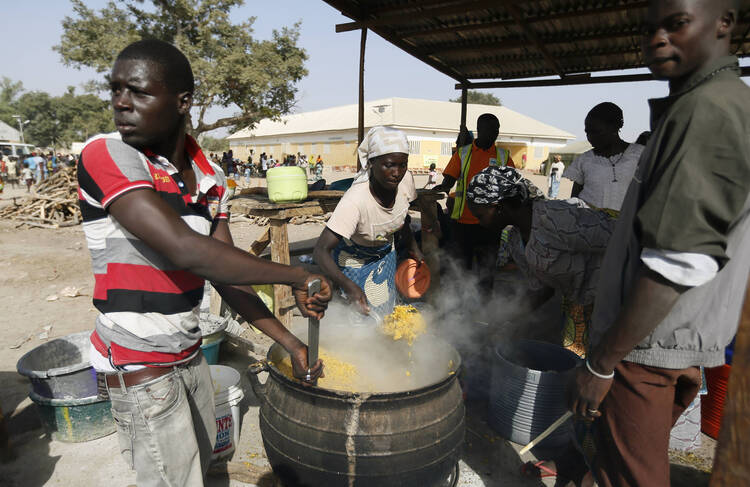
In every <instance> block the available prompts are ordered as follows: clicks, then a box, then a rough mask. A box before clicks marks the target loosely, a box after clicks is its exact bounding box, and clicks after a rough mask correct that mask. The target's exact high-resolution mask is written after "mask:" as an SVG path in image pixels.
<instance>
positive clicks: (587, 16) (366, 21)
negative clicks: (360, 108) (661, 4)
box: [324, 0, 750, 84]
mask: <svg viewBox="0 0 750 487" xmlns="http://www.w3.org/2000/svg"><path fill="white" fill-rule="evenodd" d="M324 1H325V2H326V3H328V4H330V5H331V6H333V7H334V8H336V9H337V10H339V11H341V12H342V13H343V14H344V15H346V16H347V17H349V18H351V19H353V20H355V21H356V23H349V24H348V25H346V24H344V25H341V26H337V30H340V31H344V30H354V29H359V28H361V26H366V27H368V28H369V29H371V30H373V31H375V32H376V33H378V34H379V35H380V36H382V37H383V38H385V39H386V40H388V41H390V42H391V43H393V44H394V45H396V46H397V47H399V48H401V49H403V50H404V51H406V52H408V53H410V54H412V55H413V56H415V57H417V58H418V59H420V60H422V61H424V62H425V63H427V64H429V65H431V66H433V67H434V68H435V69H437V70H439V71H441V72H443V73H445V74H447V75H448V76H450V77H452V78H454V79H456V80H457V81H460V82H462V83H464V84H467V82H468V81H469V80H490V79H491V80H501V79H503V80H512V79H519V78H532V77H541V76H555V75H557V76H565V77H568V76H569V75H573V74H580V73H592V72H597V71H610V70H620V69H627V68H638V67H643V59H642V57H641V52H640V39H641V35H640V31H641V25H642V24H643V22H644V18H645V13H646V7H647V5H648V2H647V1H643V0H525V1H523V2H520V1H513V0H492V1H489V0H324ZM749 34H750V0H743V1H742V9H741V12H740V15H739V22H738V26H737V29H735V33H734V39H733V43H732V49H733V51H736V52H737V54H738V55H739V56H747V55H750V39H749V38H748V35H749Z"/></svg>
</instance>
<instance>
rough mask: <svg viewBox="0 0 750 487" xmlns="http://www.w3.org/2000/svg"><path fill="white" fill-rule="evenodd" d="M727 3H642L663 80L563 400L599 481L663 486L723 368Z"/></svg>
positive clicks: (743, 232)
mask: <svg viewBox="0 0 750 487" xmlns="http://www.w3.org/2000/svg"><path fill="white" fill-rule="evenodd" d="M737 15H738V5H737V2H736V1H733V0H661V1H659V0H652V1H651V2H650V6H649V9H648V15H647V20H646V25H645V27H646V28H645V29H644V37H643V52H644V59H645V60H646V64H647V65H648V67H649V68H650V69H651V71H652V72H653V73H654V75H655V76H656V77H657V78H659V79H665V80H668V81H669V88H670V95H669V96H668V97H666V98H662V99H656V100H651V101H650V105H651V114H652V117H651V123H652V130H653V135H652V137H651V139H650V141H649V143H648V145H647V146H646V149H645V150H644V153H643V155H642V157H641V160H640V163H639V166H638V169H637V171H636V174H635V176H634V179H633V182H632V184H631V186H630V188H629V190H628V194H627V196H626V197H625V201H624V203H623V207H622V211H621V213H620V218H619V220H618V224H617V227H616V229H615V233H614V234H613V236H612V239H611V240H610V245H609V247H608V248H607V251H606V254H605V257H604V261H603V264H602V269H601V273H600V276H601V278H600V285H599V289H598V292H597V297H596V303H595V310H594V316H593V320H592V326H591V330H590V341H591V344H592V346H591V348H590V350H589V355H588V360H587V361H586V364H585V365H586V366H585V367H582V368H581V369H580V370H579V371H578V372H577V374H576V379H575V384H574V385H573V386H572V388H571V407H572V409H573V411H574V412H576V413H577V415H578V416H579V417H580V418H583V419H586V420H590V421H594V425H593V432H594V440H595V444H596V455H595V457H594V459H593V462H592V465H591V467H592V470H593V473H594V476H595V477H596V481H597V483H598V485H600V486H615V485H616V486H631V485H632V486H636V485H638V486H648V485H653V486H663V485H669V458H668V452H667V450H668V444H669V434H670V430H671V427H672V425H673V424H674V422H675V421H676V420H677V418H678V417H679V416H680V414H681V413H682V412H683V411H684V410H685V408H687V406H688V405H689V404H690V403H691V402H692V400H693V399H694V398H695V396H696V393H697V391H698V387H699V383H700V372H699V366H705V367H714V366H718V365H722V364H723V363H724V348H725V347H726V346H727V345H728V344H729V342H730V341H731V339H732V337H733V336H734V334H735V333H736V330H737V324H738V321H739V316H740V312H741V308H742V303H743V298H744V294H745V288H746V284H747V278H748V272H750V203H749V200H748V194H749V193H750V88H748V86H747V85H745V84H744V83H743V82H742V81H741V80H740V79H739V65H738V62H737V58H735V57H734V56H729V46H730V39H731V34H732V31H733V29H734V27H735V25H736V21H737Z"/></svg>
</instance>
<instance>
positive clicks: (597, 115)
mask: <svg viewBox="0 0 750 487" xmlns="http://www.w3.org/2000/svg"><path fill="white" fill-rule="evenodd" d="M586 118H591V119H594V120H599V121H602V122H608V123H610V124H612V125H614V126H615V127H617V128H620V129H621V128H622V127H623V125H624V124H625V119H624V118H623V114H622V108H620V107H618V106H617V105H615V104H614V103H612V102H609V101H605V102H604V103H600V104H598V105H597V106H595V107H594V108H592V109H591V110H590V111H589V113H588V115H586Z"/></svg>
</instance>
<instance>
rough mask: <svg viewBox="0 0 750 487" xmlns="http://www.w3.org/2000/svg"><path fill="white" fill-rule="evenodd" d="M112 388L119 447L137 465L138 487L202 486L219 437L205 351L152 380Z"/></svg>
mask: <svg viewBox="0 0 750 487" xmlns="http://www.w3.org/2000/svg"><path fill="white" fill-rule="evenodd" d="M108 390H109V397H110V400H111V401H112V416H113V417H114V419H115V423H116V424H117V435H118V437H119V440H120V451H121V453H122V456H123V457H124V458H125V461H126V462H127V463H128V465H129V466H130V468H131V469H135V471H136V478H137V484H138V487H147V486H160V487H161V486H169V487H182V486H202V485H203V476H204V473H205V472H206V470H207V469H208V464H209V462H210V460H211V452H212V451H213V447H214V443H215V442H216V416H215V413H214V394H213V386H212V382H211V375H210V370H209V367H208V364H207V363H206V359H205V358H203V354H202V353H201V354H199V355H198V356H197V357H196V358H195V359H193V360H192V361H190V362H189V363H188V364H186V365H183V366H179V367H176V368H175V370H174V371H173V372H171V373H168V374H166V375H164V376H162V377H159V378H157V379H155V380H153V381H151V382H147V383H144V384H139V385H137V386H133V387H128V388H127V389H121V388H119V387H108Z"/></svg>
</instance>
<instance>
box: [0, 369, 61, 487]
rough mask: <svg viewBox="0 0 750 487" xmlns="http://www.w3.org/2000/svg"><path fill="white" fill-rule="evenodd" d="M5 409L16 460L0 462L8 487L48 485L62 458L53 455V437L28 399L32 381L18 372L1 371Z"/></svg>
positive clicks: (5, 483) (0, 378)
mask: <svg viewBox="0 0 750 487" xmlns="http://www.w3.org/2000/svg"><path fill="white" fill-rule="evenodd" d="M0 390H2V391H3V394H2V403H1V406H2V410H3V414H4V416H5V418H6V421H7V427H8V432H9V436H10V449H11V453H10V454H11V456H12V459H11V460H10V461H7V462H2V463H0V479H3V481H2V485H3V486H4V487H21V486H24V487H26V486H37V485H44V484H45V483H46V482H47V481H48V480H49V479H50V478H51V477H52V474H53V472H54V471H55V465H56V464H57V461H58V460H59V459H60V457H59V456H50V454H49V453H50V446H49V444H50V441H51V439H50V437H49V435H48V434H47V433H46V432H45V431H44V429H43V428H42V424H41V421H40V420H39V416H38V415H37V411H36V405H35V404H34V403H32V402H31V400H29V399H28V393H29V391H30V386H29V381H28V380H27V379H26V378H25V377H22V376H21V375H19V374H18V373H17V372H16V371H13V372H8V371H0Z"/></svg>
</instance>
